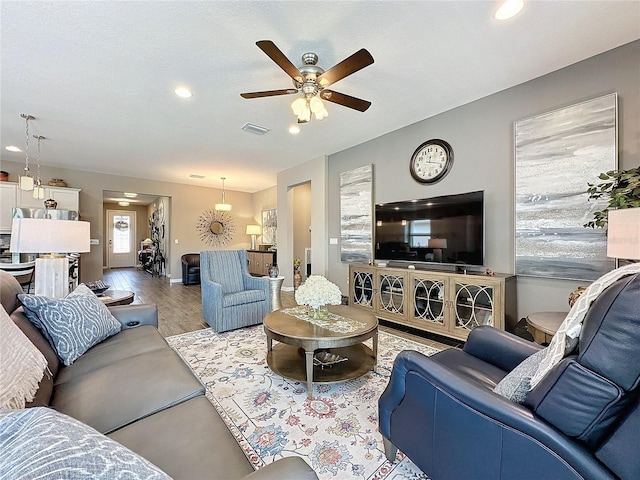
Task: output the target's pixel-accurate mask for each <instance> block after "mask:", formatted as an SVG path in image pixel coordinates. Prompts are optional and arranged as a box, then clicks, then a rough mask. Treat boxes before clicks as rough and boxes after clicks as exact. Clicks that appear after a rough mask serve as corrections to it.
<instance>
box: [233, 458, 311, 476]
mask: <svg viewBox="0 0 640 480" xmlns="http://www.w3.org/2000/svg"><path fill="white" fill-rule="evenodd" d="M244 479H245V480H317V479H318V476H317V475H316V473H315V472H314V471H313V469H312V468H311V467H310V466H309V465H307V462H305V461H304V460H303V459H302V458H300V457H285V458H281V459H280V460H277V461H275V462H273V463H270V464H269V465H267V466H266V467H263V468H261V469H260V470H256V471H255V472H253V473H251V474H249V475H247V476H246V477H244Z"/></svg>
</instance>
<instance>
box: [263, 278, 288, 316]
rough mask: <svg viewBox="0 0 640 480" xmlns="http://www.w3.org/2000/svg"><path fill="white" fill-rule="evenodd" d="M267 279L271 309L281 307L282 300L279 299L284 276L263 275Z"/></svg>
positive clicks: (274, 309)
mask: <svg viewBox="0 0 640 480" xmlns="http://www.w3.org/2000/svg"><path fill="white" fill-rule="evenodd" d="M264 278H266V279H268V280H269V292H270V293H271V311H272V312H274V311H276V310H280V309H281V308H282V300H281V299H280V291H281V290H282V282H284V277H264Z"/></svg>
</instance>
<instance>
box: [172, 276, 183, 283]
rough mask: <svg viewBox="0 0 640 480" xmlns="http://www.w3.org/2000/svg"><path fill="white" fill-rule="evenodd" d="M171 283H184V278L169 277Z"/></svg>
mask: <svg viewBox="0 0 640 480" xmlns="http://www.w3.org/2000/svg"><path fill="white" fill-rule="evenodd" d="M169 283H170V284H171V283H182V279H181V278H171V277H169Z"/></svg>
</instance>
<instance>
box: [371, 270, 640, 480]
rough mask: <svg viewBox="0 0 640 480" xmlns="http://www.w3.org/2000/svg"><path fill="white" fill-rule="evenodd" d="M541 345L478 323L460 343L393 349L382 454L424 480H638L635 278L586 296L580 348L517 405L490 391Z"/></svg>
mask: <svg viewBox="0 0 640 480" xmlns="http://www.w3.org/2000/svg"><path fill="white" fill-rule="evenodd" d="M540 348H541V347H539V346H537V345H535V344H533V343H530V342H527V341H525V340H523V339H521V338H518V337H515V336H514V335H511V334H509V333H506V332H503V331H500V330H496V329H494V328H492V327H487V326H483V327H479V328H476V329H475V330H473V332H471V334H470V335H469V338H468V341H467V342H466V344H465V346H464V348H463V349H462V350H458V349H448V350H444V351H442V352H439V353H437V354H435V355H433V356H431V357H426V356H424V355H422V354H420V353H418V352H415V351H404V352H402V353H401V354H400V355H398V357H397V358H396V360H395V363H394V367H393V371H392V374H391V379H390V381H389V385H388V386H387V389H386V390H385V392H384V393H383V394H382V396H381V398H380V400H379V426H380V433H381V434H382V436H383V438H384V444H385V445H384V446H385V453H386V455H387V458H388V459H389V460H391V461H393V460H394V459H395V456H396V451H397V449H400V450H401V451H403V452H404V453H405V454H406V455H407V456H408V457H409V458H410V459H411V460H412V461H413V462H414V463H415V464H416V465H417V466H418V467H420V468H421V469H422V470H423V471H424V472H425V473H426V474H427V475H429V476H430V478H432V479H433V480H442V479H462V478H464V479H482V480H490V479H503V480H504V479H516V480H526V479H532V480H533V479H535V480H538V479H547V478H548V479H554V480H557V479H588V480H596V479H625V480H626V479H636V480H637V479H639V478H640V454H638V452H637V448H638V447H637V446H638V440H639V439H640V434H639V433H638V432H640V406H639V403H638V397H639V388H638V384H639V383H640V276H639V275H632V276H628V277H624V278H622V279H620V280H618V281H617V282H616V283H614V284H613V285H612V286H610V287H609V288H608V289H606V290H605V291H604V292H602V294H601V295H600V296H599V297H598V298H597V299H596V300H595V301H594V302H593V303H592V305H591V307H590V309H589V311H588V312H587V315H586V318H585V320H584V324H583V328H582V332H581V333H580V339H579V347H578V352H577V353H576V354H573V355H571V356H569V357H567V358H565V359H563V360H562V361H561V362H560V363H559V364H558V365H556V366H555V367H554V368H553V370H551V371H550V372H549V373H548V374H547V375H546V377H545V378H544V379H543V380H542V381H541V382H540V383H539V384H538V385H537V386H536V387H535V388H534V389H532V390H531V391H530V392H529V393H528V394H527V397H526V399H525V402H524V404H523V405H520V404H517V403H514V402H512V401H510V400H508V399H506V398H504V397H502V396H500V395H498V394H496V393H494V392H493V388H494V387H495V385H496V384H497V383H498V382H499V381H500V380H501V379H502V378H503V377H504V376H505V375H506V374H507V373H508V372H510V371H511V370H513V368H515V367H516V366H517V365H518V364H519V363H520V361H521V360H523V359H524V358H526V357H528V356H529V355H531V354H532V353H534V352H536V351H538V350H539V349H540Z"/></svg>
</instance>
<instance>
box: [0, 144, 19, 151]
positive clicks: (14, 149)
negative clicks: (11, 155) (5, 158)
mask: <svg viewBox="0 0 640 480" xmlns="http://www.w3.org/2000/svg"><path fill="white" fill-rule="evenodd" d="M4 149H5V150H9V151H10V152H21V151H22V150H20V149H19V148H18V147H16V146H15V145H7V146H6V147H4Z"/></svg>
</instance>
